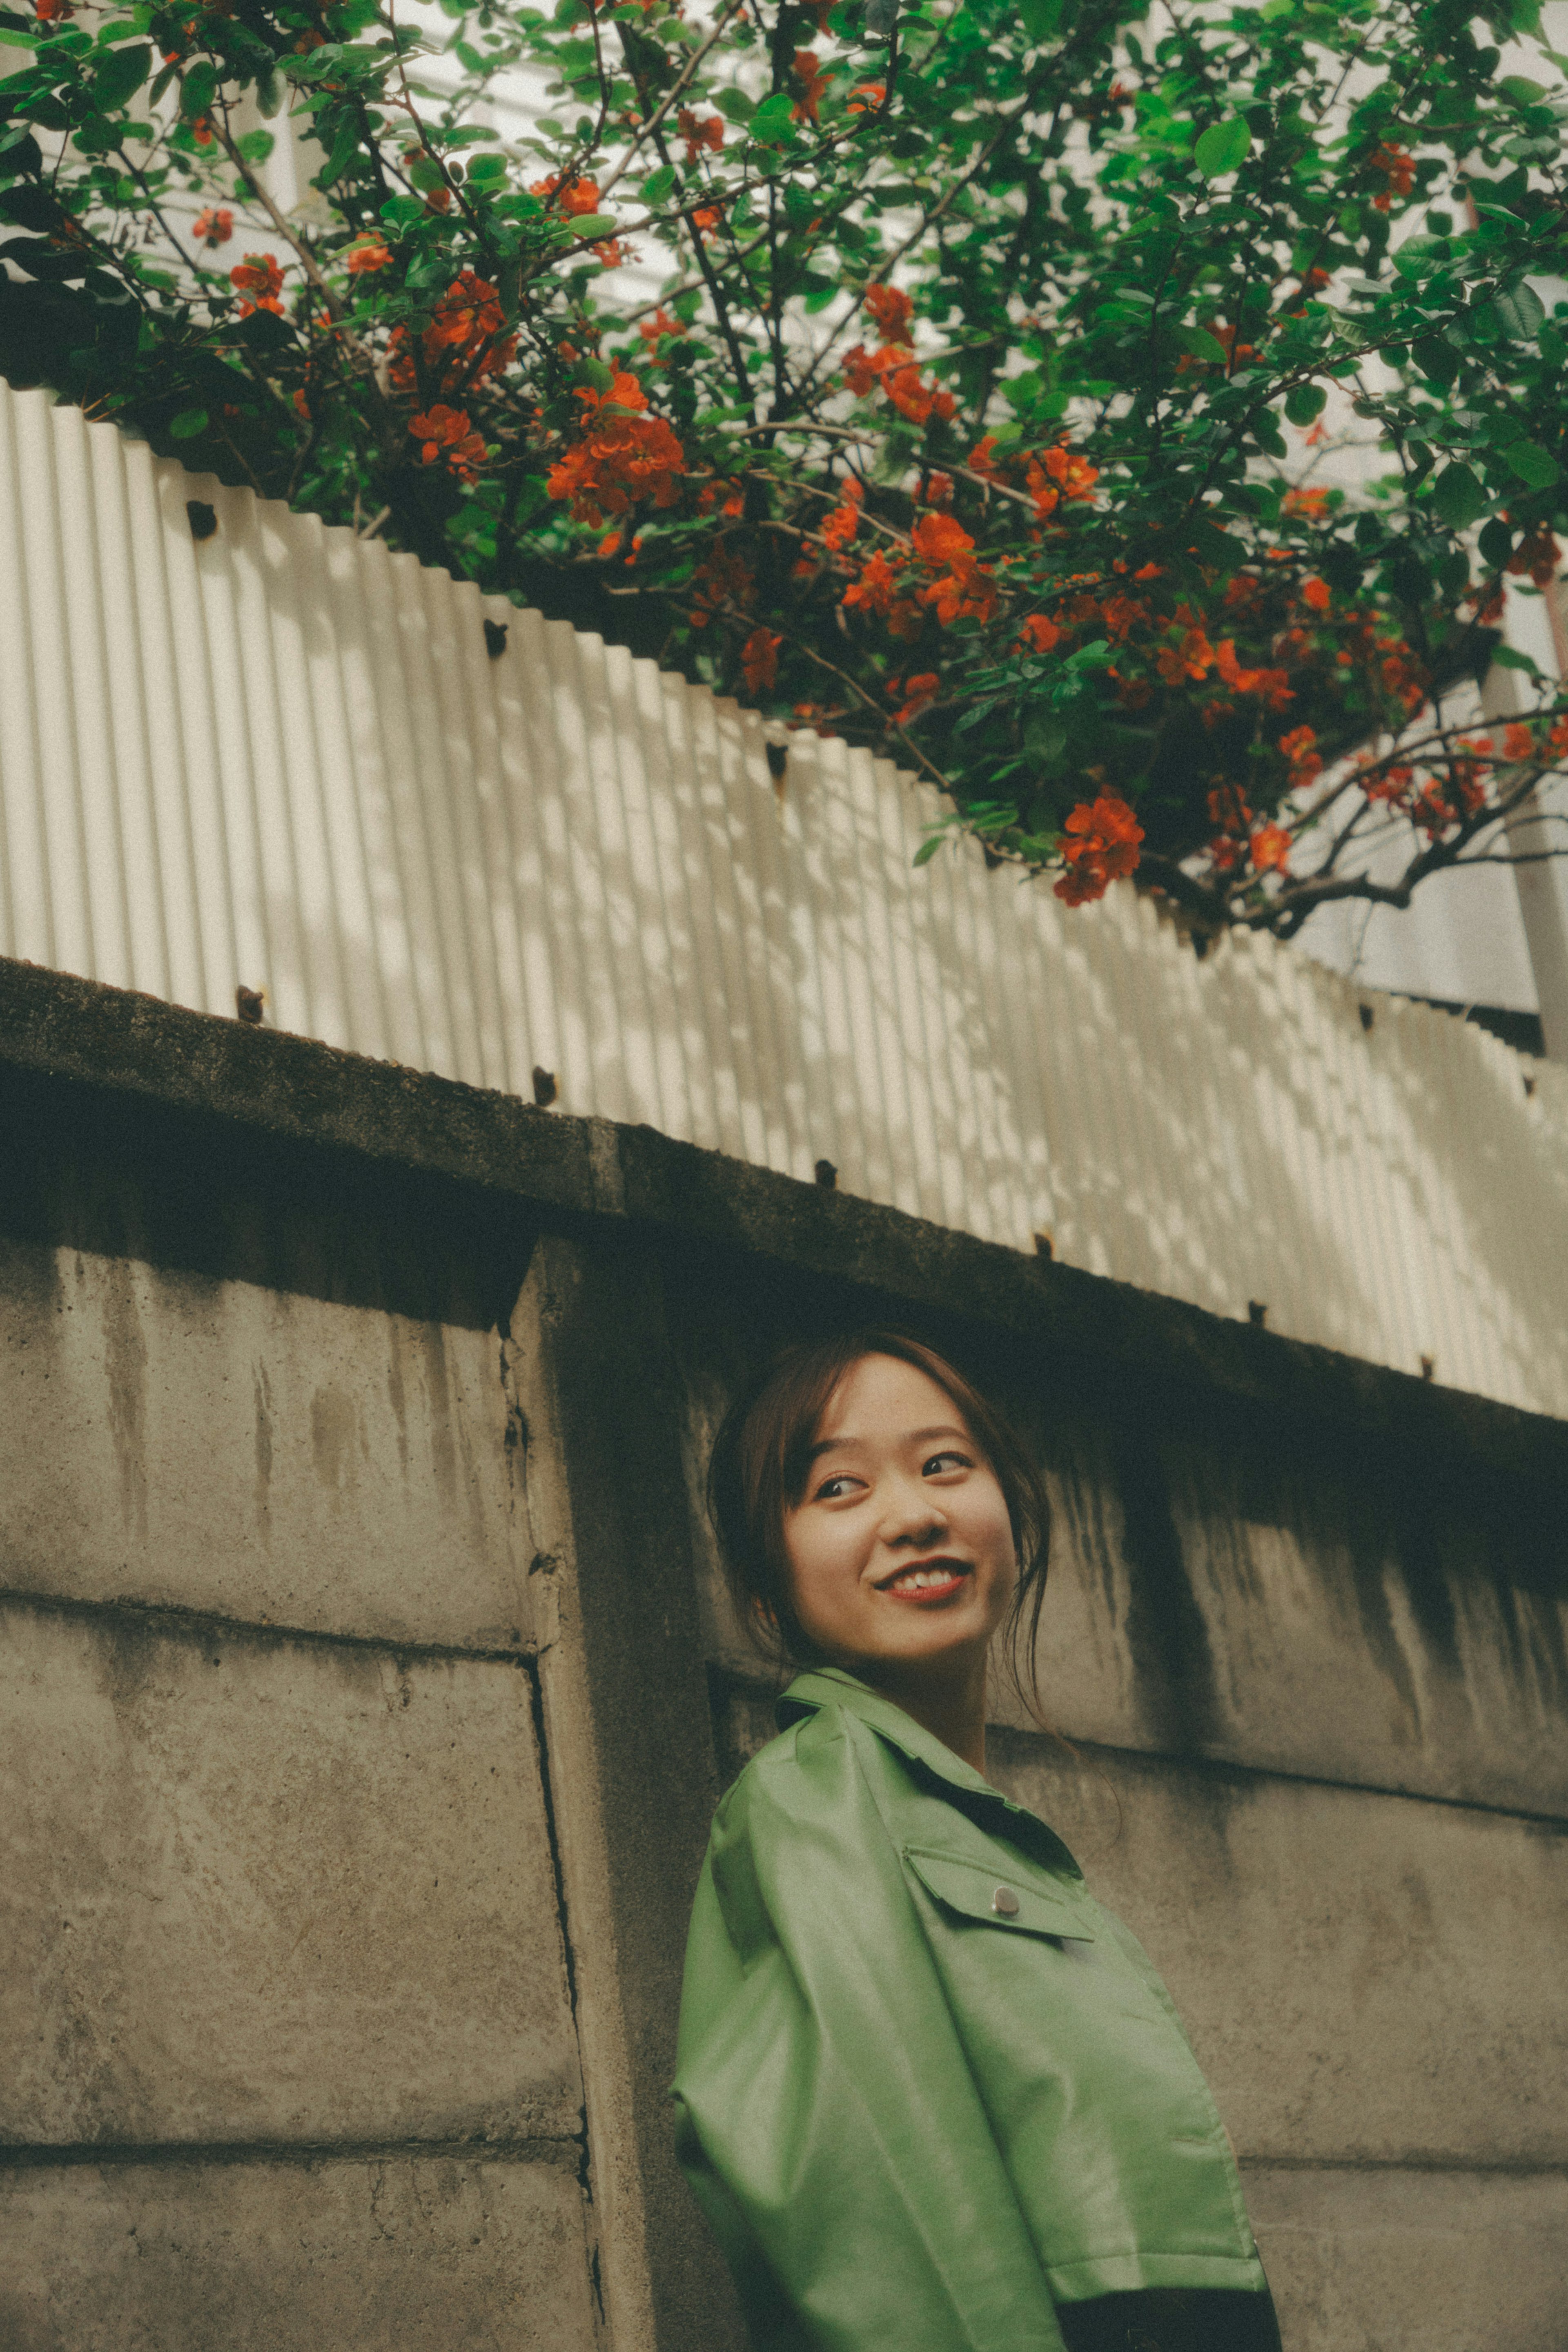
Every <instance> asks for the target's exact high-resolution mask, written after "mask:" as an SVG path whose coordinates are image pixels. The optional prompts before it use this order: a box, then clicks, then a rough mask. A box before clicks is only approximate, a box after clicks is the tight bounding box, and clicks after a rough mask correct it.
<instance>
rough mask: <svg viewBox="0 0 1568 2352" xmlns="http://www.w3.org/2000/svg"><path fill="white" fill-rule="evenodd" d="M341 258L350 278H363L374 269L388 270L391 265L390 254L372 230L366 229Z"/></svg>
mask: <svg viewBox="0 0 1568 2352" xmlns="http://www.w3.org/2000/svg"><path fill="white" fill-rule="evenodd" d="M343 258H344V260H345V262H346V263H347V264H348V268H349V274H350V277H352V278H362V277H365V276H366V275H368V273H369V272H370V271H371V270H374V269H386V268H390V267H391V264H392V255H391V253H390V252H389V250H388V248H387V247H386V246H385V245H384V244H383V243H382V240H381V238H380V237H379V236H377V235H376V234H375V231H374V230H373V229H367V230H366V231H365V233H364V235H363V236H357V237H356V238H355V239H354V241H353V243H352V245H350V247H349V249H348V251H347V252H346V253H345V254H344V256H343Z"/></svg>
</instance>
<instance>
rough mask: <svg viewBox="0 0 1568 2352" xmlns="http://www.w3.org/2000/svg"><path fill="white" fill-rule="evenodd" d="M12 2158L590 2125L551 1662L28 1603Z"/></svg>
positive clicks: (533, 2131)
mask: <svg viewBox="0 0 1568 2352" xmlns="http://www.w3.org/2000/svg"><path fill="white" fill-rule="evenodd" d="M0 1787H3V1788H4V1789H5V1790H6V1792H7V1793H6V1800H5V1805H6V1810H5V1823H4V1830H3V1832H0V1836H3V1839H4V1870H3V1872H0V1918H3V1920H4V1926H3V1927H0V1944H3V1946H4V1949H5V1956H6V1958H5V1970H4V1974H3V1976H0V2147H3V2146H4V2145H5V2144H10V2145H12V2146H15V2145H16V2144H18V2143H20V2144H22V2145H24V2146H26V2147H34V2148H37V2147H39V2146H41V2145H43V2146H47V2145H50V2144H53V2145H57V2146H63V2145H66V2144H71V2143H75V2144H87V2145H89V2146H91V2145H92V2144H93V2143H100V2144H103V2143H108V2144H110V2145H115V2146H120V2147H123V2146H125V2145H126V2144H128V2143H129V2144H134V2143H137V2142H155V2143H160V2144H162V2143H167V2142H171V2141H187V2142H189V2141H200V2140H204V2139H205V2140H214V2141H223V2142H234V2141H246V2142H253V2143H254V2142H267V2141H272V2142H289V2141H303V2142H306V2143H314V2144H318V2145H319V2144H321V2143H327V2144H330V2143H332V2142H334V2141H338V2142H342V2141H350V2142H365V2141H378V2142H386V2141H392V2140H404V2141H408V2140H417V2139H421V2138H428V2139H436V2140H443V2141H453V2140H468V2141H483V2140H486V2139H515V2138H523V2137H536V2136H538V2137H559V2138H561V2139H562V2140H564V2141H565V2142H566V2143H567V2144H568V2145H569V2146H570V2145H572V2144H573V2138H572V2136H573V2135H574V2134H576V2133H577V2131H578V2130H579V2127H580V2104H581V2098H582V2092H581V2087H580V2079H579V2074H578V2063H577V2052H576V2042H575V2036H574V2034H573V2032H572V2024H571V2017H570V2008H569V2003H568V1997H567V1987H566V1978H565V1960H564V1954H563V1949H562V1944H561V1934H560V1927H559V1918H558V1913H557V1902H556V1888H555V1876H554V1870H553V1866H552V1857H551V1851H550V1840H549V1824H548V1822H547V1819H546V1813H545V1807H544V1801H543V1794H542V1790H541V1787H540V1781H539V1770H538V1756H537V1752H536V1747H535V1740H534V1727H533V1686H532V1682H531V1677H530V1675H529V1674H528V1670H527V1668H526V1667H525V1666H523V1665H521V1664H510V1663H502V1662H495V1661H486V1660H480V1659H473V1660H469V1659H461V1660H458V1661H456V1662H454V1661H452V1660H450V1659H425V1660H423V1661H419V1660H414V1661H409V1660H400V1659H399V1658H398V1657H397V1655H396V1654H394V1653H392V1652H388V1651H382V1650H375V1649H371V1648H369V1647H367V1646H350V1645H347V1644H341V1643H331V1642H326V1641H315V1642H300V1641H289V1640H281V1639H276V1638H268V1637H266V1636H262V1637H259V1638H256V1637H251V1636H247V1635H246V1634H245V1633H241V1632H239V1631H238V1630H237V1629H234V1628H227V1629H225V1631H224V1633H222V1634H221V1635H219V1634H216V1633H214V1632H213V1630H212V1629H211V1628H210V1627H209V1628H206V1629H203V1628H201V1627H199V1626H196V1625H187V1626H169V1625H161V1624H159V1623H157V1622H147V1621H139V1620H137V1619H135V1618H133V1617H129V1616H117V1615H114V1614H111V1613H105V1612H98V1611H94V1610H91V1609H50V1608H47V1607H42V1608H40V1607H37V1606H26V1605H23V1604H20V1603H17V1602H15V1601H11V1602H6V1603H0ZM4 2340H5V2338H4V2336H0V2341H4Z"/></svg>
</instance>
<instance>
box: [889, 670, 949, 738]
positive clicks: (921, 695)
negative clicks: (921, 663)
mask: <svg viewBox="0 0 1568 2352" xmlns="http://www.w3.org/2000/svg"><path fill="white" fill-rule="evenodd" d="M941 683H942V681H941V679H940V678H939V677H937V675H936V671H935V670H934V669H926V670H922V671H921V673H920V675H919V677H906V678H905V679H904V695H905V697H906V699H905V701H904V708H903V709H902V710H895V711H894V716H893V723H894V726H895V727H907V726H908V725H909V724H910V722H911V720H912V719H918V718H919V716H920V714H921V712H922V711H923V710H929V709H930V708H931V705H932V704H933V703H934V702H935V701H936V689H937V688H938V687H939V686H940V684H941ZM895 685H896V681H895V680H894V679H892V678H890V679H889V680H888V686H889V689H890V691H892V690H894V688H895Z"/></svg>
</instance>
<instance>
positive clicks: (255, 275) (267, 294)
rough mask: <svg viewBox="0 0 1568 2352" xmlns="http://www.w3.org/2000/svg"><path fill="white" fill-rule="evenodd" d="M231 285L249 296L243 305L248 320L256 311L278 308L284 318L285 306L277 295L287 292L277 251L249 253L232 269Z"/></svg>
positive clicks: (230, 273)
mask: <svg viewBox="0 0 1568 2352" xmlns="http://www.w3.org/2000/svg"><path fill="white" fill-rule="evenodd" d="M229 284H230V285H231V286H233V287H235V288H236V289H238V291H239V292H240V293H241V294H243V295H244V296H245V298H246V299H245V300H244V301H243V302H242V303H241V304H240V306H239V314H240V317H241V318H242V319H248V318H249V317H250V315H251V313H252V311H253V310H274V311H276V312H277V315H278V317H279V318H281V317H282V315H283V305H282V303H281V302H280V301H279V300H278V299H277V298H278V296H279V294H281V292H282V291H283V271H282V269H281V268H279V266H278V262H277V255H276V254H271V253H247V254H246V257H245V259H244V260H243V261H236V262H235V266H234V268H232V269H231V270H230V271H229Z"/></svg>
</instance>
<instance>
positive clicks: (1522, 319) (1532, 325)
mask: <svg viewBox="0 0 1568 2352" xmlns="http://www.w3.org/2000/svg"><path fill="white" fill-rule="evenodd" d="M1491 310H1492V313H1493V316H1494V317H1495V318H1496V320H1497V321H1498V324H1499V325H1500V327H1501V329H1502V331H1503V332H1504V334H1505V335H1511V336H1512V338H1513V340H1514V341H1515V342H1516V343H1528V342H1529V341H1531V337H1532V336H1533V335H1534V333H1535V331H1536V329H1537V328H1538V327H1539V326H1540V324H1541V321H1542V319H1544V318H1545V316H1546V305H1545V303H1544V302H1542V299H1541V297H1540V295H1539V294H1538V293H1537V292H1536V291H1535V289H1534V287H1533V286H1524V285H1520V286H1513V287H1511V288H1510V289H1509V290H1508V292H1507V293H1506V294H1494V295H1493V296H1492V299H1491Z"/></svg>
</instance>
